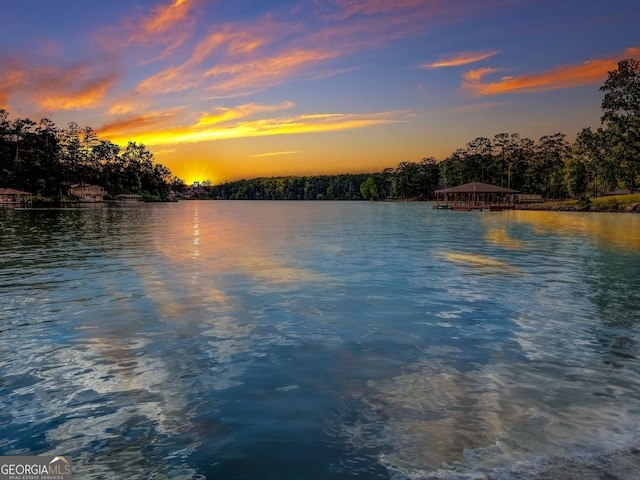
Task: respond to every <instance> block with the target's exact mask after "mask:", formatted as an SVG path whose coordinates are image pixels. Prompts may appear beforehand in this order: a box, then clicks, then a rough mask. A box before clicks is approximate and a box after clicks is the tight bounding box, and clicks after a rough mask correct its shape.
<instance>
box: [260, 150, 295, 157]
mask: <svg viewBox="0 0 640 480" xmlns="http://www.w3.org/2000/svg"><path fill="white" fill-rule="evenodd" d="M296 153H300V150H287V151H284V152H267V153H258V154H256V155H249V158H264V157H277V156H280V155H295V154H296Z"/></svg>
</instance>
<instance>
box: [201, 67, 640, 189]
mask: <svg viewBox="0 0 640 480" xmlns="http://www.w3.org/2000/svg"><path fill="white" fill-rule="evenodd" d="M600 91H601V92H604V96H603V99H602V104H601V109H602V112H603V114H602V117H601V122H602V123H601V126H600V127H599V128H597V129H596V130H592V129H591V128H585V129H583V130H582V131H581V132H580V133H579V134H578V135H577V137H576V140H575V141H574V142H573V143H569V142H568V141H567V139H566V135H565V134H563V133H560V132H558V133H553V134H550V135H545V136H543V137H541V138H539V139H538V140H537V141H535V140H532V139H530V138H527V137H523V136H521V135H520V134H518V133H498V134H496V135H494V136H493V137H492V138H485V137H478V138H476V139H474V140H472V141H470V142H469V143H467V145H466V146H465V147H464V148H459V149H457V150H456V151H455V152H453V153H452V154H451V155H450V156H449V157H447V158H446V159H444V160H443V161H441V162H437V161H436V160H435V159H434V158H432V157H429V158H424V159H422V160H421V161H419V162H401V163H400V164H399V165H398V166H397V167H396V168H386V169H384V170H383V171H381V172H375V173H370V174H359V175H336V176H310V177H280V178H258V179H253V180H239V181H234V182H228V183H224V184H222V185H217V186H214V187H213V188H212V196H213V197H216V198H224V199H251V200H254V199H270V200H288V199H299V200H347V199H354V198H365V199H384V198H389V197H391V198H401V199H408V198H412V199H428V198H433V196H434V192H435V190H437V189H438V188H446V187H451V186H454V185H459V184H463V183H468V182H474V181H476V182H485V183H491V184H494V185H499V186H502V187H506V188H511V189H514V190H518V191H520V192H522V193H532V194H541V195H542V196H543V197H544V198H547V199H556V198H567V197H573V198H587V197H589V196H594V197H597V196H600V195H602V194H604V193H606V192H610V191H614V190H618V189H628V190H630V191H631V192H633V191H635V190H636V189H637V185H638V182H639V181H640V178H639V176H640V66H639V63H638V61H637V60H634V59H628V60H623V61H621V62H619V63H618V68H617V70H614V71H611V72H609V73H608V78H607V80H606V81H605V82H604V83H603V85H602V86H601V87H600Z"/></svg>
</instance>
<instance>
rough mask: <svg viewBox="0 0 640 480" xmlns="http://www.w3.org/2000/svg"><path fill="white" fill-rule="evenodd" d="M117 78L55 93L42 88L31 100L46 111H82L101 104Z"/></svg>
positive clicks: (87, 83)
mask: <svg viewBox="0 0 640 480" xmlns="http://www.w3.org/2000/svg"><path fill="white" fill-rule="evenodd" d="M116 78H117V76H116V75H110V76H107V77H105V78H100V79H96V80H90V81H88V82H86V83H85V84H84V85H82V86H80V87H78V88H74V87H71V88H70V89H68V90H66V89H65V90H63V91H57V92H56V91H55V90H52V89H47V88H42V89H40V91H39V92H37V93H35V94H34V95H33V99H34V100H35V101H36V102H37V103H38V104H39V105H40V106H41V107H43V108H45V109H47V110H83V109H88V108H93V107H96V106H99V105H101V104H102V103H103V101H104V98H105V96H106V93H107V91H108V90H109V88H110V87H111V86H112V85H113V84H114V82H115V80H116Z"/></svg>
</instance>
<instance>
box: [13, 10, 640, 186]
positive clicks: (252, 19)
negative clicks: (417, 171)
mask: <svg viewBox="0 0 640 480" xmlns="http://www.w3.org/2000/svg"><path fill="white" fill-rule="evenodd" d="M0 8H1V13H0V108H4V109H6V110H8V111H9V113H10V115H11V118H12V119H13V118H16V117H21V118H23V117H28V118H30V119H32V120H35V121H38V120H40V119H41V118H49V119H51V120H52V121H53V122H55V124H56V125H57V126H58V127H60V128H64V127H66V126H67V124H68V123H69V122H71V121H75V122H77V123H78V124H79V125H80V126H90V127H93V128H94V130H96V131H97V132H98V134H99V136H100V138H102V139H110V140H112V141H113V142H115V143H117V144H119V145H121V146H125V145H126V143H127V141H130V140H131V141H137V142H139V143H143V144H145V145H146V146H147V148H148V149H149V150H151V151H152V152H153V153H154V158H155V161H156V162H158V163H162V164H164V165H166V166H167V167H169V168H170V169H171V171H172V172H173V173H174V174H175V175H177V176H179V177H180V178H182V179H184V180H185V181H187V182H188V183H192V182H193V181H195V180H205V179H209V180H211V181H212V182H213V183H219V182H222V181H226V180H232V179H237V178H252V177H258V176H276V175H306V174H317V173H318V174H324V173H327V174H328V173H346V172H373V171H380V170H381V169H383V168H385V167H395V166H397V164H398V163H400V162H402V161H415V162H417V161H420V159H422V158H423V157H430V156H433V157H436V158H437V159H439V160H440V159H444V158H446V157H447V156H448V155H450V154H451V153H452V152H453V151H454V150H455V149H457V148H462V147H464V146H465V145H466V144H467V143H468V142H469V141H471V140H473V139H474V138H476V137H481V136H483V137H493V136H494V135H495V134H497V133H501V132H507V133H516V132H517V133H519V134H520V135H521V136H526V137H530V138H532V139H534V140H537V139H539V138H540V137H541V136H543V135H547V134H553V133H556V132H562V133H565V134H566V135H567V139H568V140H569V141H573V139H574V138H575V135H576V134H577V133H578V132H579V131H580V130H581V129H582V128H584V127H589V126H591V127H597V126H599V124H600V115H601V110H600V102H601V100H602V93H601V92H599V90H598V89H599V87H600V85H602V83H603V82H604V80H605V79H606V78H607V71H609V70H614V69H615V68H616V65H617V62H618V61H619V60H622V59H625V58H636V59H640V33H639V30H638V19H639V18H640V2H638V0H611V1H609V2H604V1H601V0H536V1H532V0H485V1H478V0H393V1H392V0H110V1H108V2H106V1H98V0H95V1H94V0H82V1H80V0H65V1H53V0H3V2H2V6H1V7H0Z"/></svg>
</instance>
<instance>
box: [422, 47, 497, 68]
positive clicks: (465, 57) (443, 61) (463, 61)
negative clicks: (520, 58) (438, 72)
mask: <svg viewBox="0 0 640 480" xmlns="http://www.w3.org/2000/svg"><path fill="white" fill-rule="evenodd" d="M498 53H500V50H490V51H484V52H462V53H456V54H453V55H447V56H444V57H441V58H440V59H439V60H436V61H435V62H432V63H424V64H422V65H420V67H421V68H443V67H459V66H460V65H467V64H469V63H475V62H480V61H482V60H486V59H487V58H491V57H493V56H494V55H497V54H498Z"/></svg>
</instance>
